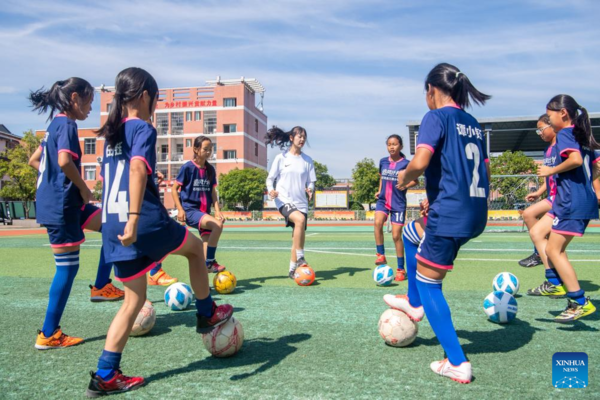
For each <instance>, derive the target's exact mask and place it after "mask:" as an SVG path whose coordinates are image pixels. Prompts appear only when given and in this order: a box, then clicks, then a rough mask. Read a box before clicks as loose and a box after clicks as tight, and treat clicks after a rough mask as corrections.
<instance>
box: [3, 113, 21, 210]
mask: <svg viewBox="0 0 600 400" xmlns="http://www.w3.org/2000/svg"><path fill="white" fill-rule="evenodd" d="M19 143H21V137H20V136H17V135H15V134H14V133H12V132H11V131H10V130H8V128H7V127H6V126H4V125H3V124H0V158H2V159H6V155H5V153H6V152H7V151H8V150H10V149H12V148H14V147H16V146H17V145H18V144H19ZM8 180H9V177H8V176H0V189H2V186H3V185H4V182H7V181H8ZM0 200H2V197H0Z"/></svg>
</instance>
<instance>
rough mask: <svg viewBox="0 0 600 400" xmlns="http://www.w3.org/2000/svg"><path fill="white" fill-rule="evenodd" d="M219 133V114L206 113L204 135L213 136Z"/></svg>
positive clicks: (213, 112) (214, 112)
mask: <svg viewBox="0 0 600 400" xmlns="http://www.w3.org/2000/svg"><path fill="white" fill-rule="evenodd" d="M216 131H217V112H216V111H204V134H205V135H212V134H214V133H215V132H216Z"/></svg>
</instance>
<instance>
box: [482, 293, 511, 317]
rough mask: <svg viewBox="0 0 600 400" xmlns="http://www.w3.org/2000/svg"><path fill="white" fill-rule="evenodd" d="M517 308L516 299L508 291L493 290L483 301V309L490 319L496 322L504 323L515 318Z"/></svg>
mask: <svg viewBox="0 0 600 400" xmlns="http://www.w3.org/2000/svg"><path fill="white" fill-rule="evenodd" d="M517 310H518V307H517V300H515V298H514V297H513V295H512V294H510V293H506V292H502V291H495V292H492V293H490V294H488V295H487V297H486V298H485V300H484V301H483V311H485V313H486V314H487V316H488V318H489V319H490V321H492V322H495V323H497V324H506V323H507V322H510V321H512V320H513V319H515V317H516V316H517Z"/></svg>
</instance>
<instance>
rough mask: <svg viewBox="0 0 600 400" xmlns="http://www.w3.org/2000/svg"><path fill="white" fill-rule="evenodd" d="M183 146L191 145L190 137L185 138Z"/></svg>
mask: <svg viewBox="0 0 600 400" xmlns="http://www.w3.org/2000/svg"><path fill="white" fill-rule="evenodd" d="M185 147H192V139H185Z"/></svg>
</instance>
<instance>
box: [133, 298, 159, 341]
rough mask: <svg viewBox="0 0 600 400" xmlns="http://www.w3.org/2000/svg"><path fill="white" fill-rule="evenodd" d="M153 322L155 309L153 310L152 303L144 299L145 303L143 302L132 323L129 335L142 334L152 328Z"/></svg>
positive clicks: (154, 321) (154, 320)
mask: <svg viewBox="0 0 600 400" xmlns="http://www.w3.org/2000/svg"><path fill="white" fill-rule="evenodd" d="M155 323H156V310H154V306H152V303H151V302H150V301H148V300H146V303H144V306H143V307H142V309H141V310H140V312H139V314H138V316H137V317H136V319H135V322H134V323H133V328H131V332H130V333H129V336H143V335H145V334H147V333H148V332H150V331H151V330H152V328H153V327H154V324H155Z"/></svg>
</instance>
